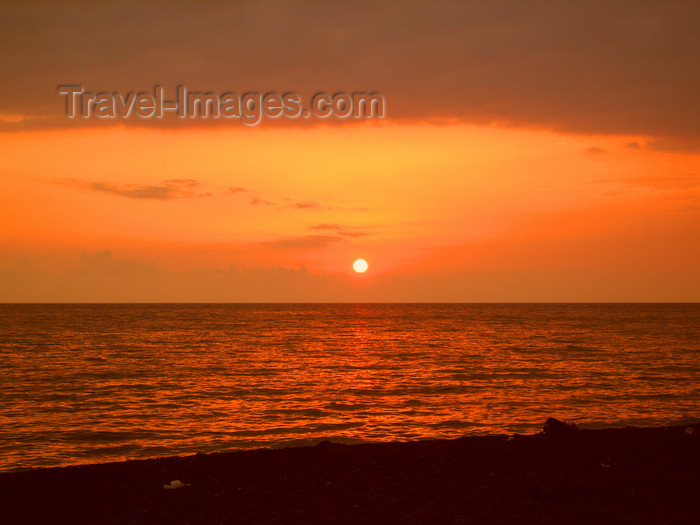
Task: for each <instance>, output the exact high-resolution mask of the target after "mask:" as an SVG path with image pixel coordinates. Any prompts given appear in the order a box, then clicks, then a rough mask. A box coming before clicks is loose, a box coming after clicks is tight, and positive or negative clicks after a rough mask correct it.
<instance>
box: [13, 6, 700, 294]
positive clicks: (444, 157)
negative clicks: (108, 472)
mask: <svg viewBox="0 0 700 525" xmlns="http://www.w3.org/2000/svg"><path fill="white" fill-rule="evenodd" d="M699 25H700V7H698V5H697V4H696V3H693V2H674V1H664V2H609V1H607V2H558V1H557V2H555V1H547V2H545V1H533V2H519V1H518V2H516V1H504V2H439V3H431V2H352V3H341V2H324V3H319V2H302V1H275V2H269V1H248V2H236V3H229V2H226V3H224V2H191V3H190V2H176V3H172V2H154V1H146V2H139V3H137V2H4V3H2V4H0V62H1V63H2V64H3V75H2V77H0V224H2V227H1V228H0V302H132V301H133V302H345V301H353V302H355V301H372V302H375V301H380V302H394V301H400V302H424V301H428V302H443V301H449V302H453V301H455V302H543V301H546V302H579V301H586V302H598V301H600V302H607V301H614V302H628V301H630V302H634V301H698V300H700V278H699V277H698V271H697V268H698V267H700V251H699V248H698V247H699V246H700V243H699V241H700V199H699V192H698V186H699V182H698V181H699V172H700V107H699V106H700V97H698V96H697V93H698V92H699V90H700V68H698V67H697V66H698V63H699V61H700V34H699V33H698V32H697V30H696V28H697V27H698V26H699ZM62 84H79V85H83V86H85V88H86V89H87V90H91V91H109V92H120V93H126V92H129V91H149V90H152V88H153V86H154V85H156V84H159V85H162V86H163V87H164V89H165V90H166V91H168V92H174V90H175V88H176V86H177V85H184V86H187V88H188V89H190V90H200V91H212V92H216V93H223V92H227V91H234V92H237V93H245V92H249V91H258V92H269V91H277V92H280V93H283V92H289V91H293V92H296V93H299V94H300V95H301V96H302V98H304V99H309V98H310V97H311V96H312V95H313V94H314V93H317V92H320V91H324V92H329V93H335V92H337V91H344V92H354V91H363V92H379V93H381V94H382V95H383V96H384V99H385V103H386V107H385V109H386V116H385V118H383V119H372V120H356V119H349V120H347V119H346V120H343V119H338V118H331V119H326V120H321V119H308V120H304V119H298V120H292V119H286V120H285V119H282V120H276V121H263V122H262V123H261V124H259V125H257V126H244V125H242V124H241V123H240V121H235V120H226V121H222V120H218V121H213V120H211V119H209V120H207V119H185V120H182V119H177V118H166V119H162V120H158V119H133V118H132V119H126V120H124V119H106V120H105V119H101V120H100V119H94V118H92V119H69V118H67V117H66V115H65V101H64V99H63V98H62V97H61V96H60V95H59V94H58V92H57V86H59V85H62ZM357 258H364V259H366V260H367V261H368V263H369V270H368V271H367V272H366V273H365V274H362V275H359V274H355V273H354V272H353V270H352V263H353V261H354V260H355V259H357Z"/></svg>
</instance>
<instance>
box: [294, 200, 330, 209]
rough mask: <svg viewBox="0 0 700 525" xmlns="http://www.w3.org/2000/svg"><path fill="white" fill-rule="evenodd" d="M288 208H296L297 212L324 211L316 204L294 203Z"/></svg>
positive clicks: (311, 202)
mask: <svg viewBox="0 0 700 525" xmlns="http://www.w3.org/2000/svg"><path fill="white" fill-rule="evenodd" d="M289 207H290V208H296V209H298V210H322V209H324V207H323V206H321V205H320V204H319V203H318V202H313V201H309V202H295V203H293V204H290V205H289Z"/></svg>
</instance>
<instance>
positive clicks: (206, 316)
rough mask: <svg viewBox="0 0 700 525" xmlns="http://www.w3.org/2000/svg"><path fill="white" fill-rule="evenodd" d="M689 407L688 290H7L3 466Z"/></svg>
mask: <svg viewBox="0 0 700 525" xmlns="http://www.w3.org/2000/svg"><path fill="white" fill-rule="evenodd" d="M548 417H556V418H558V419H562V420H567V421H570V422H575V423H577V424H578V425H579V426H580V427H582V428H598V427H621V426H628V425H632V426H660V425H672V424H685V423H695V422H699V421H700V304H4V305H0V471H4V472H6V471H13V470H24V469H31V468H37V467H55V466H65V465H75V464H85V463H103V462H110V461H121V460H127V459H142V458H151V457H161V456H173V455H187V454H194V453H206V452H214V451H218V452H224V451H234V450H242V449H251V448H260V447H272V448H278V447H288V446H303V445H313V444H317V443H319V442H321V441H324V440H330V441H334V442H343V443H363V442H383V441H406V440H424V439H439V438H456V437H461V436H469V435H480V434H514V433H532V432H538V431H540V430H541V429H542V426H543V424H544V421H545V420H546V419H547V418H548Z"/></svg>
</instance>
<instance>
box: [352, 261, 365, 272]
mask: <svg viewBox="0 0 700 525" xmlns="http://www.w3.org/2000/svg"><path fill="white" fill-rule="evenodd" d="M367 268H369V265H368V264H367V261H365V260H364V259H357V260H356V261H355V262H354V263H352V269H353V270H355V271H356V272H357V273H365V272H366V271H367Z"/></svg>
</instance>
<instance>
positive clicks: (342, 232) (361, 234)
mask: <svg viewBox="0 0 700 525" xmlns="http://www.w3.org/2000/svg"><path fill="white" fill-rule="evenodd" d="M338 234H339V235H344V236H345V237H364V236H365V235H369V233H367V232H346V231H339V232H338Z"/></svg>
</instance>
